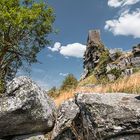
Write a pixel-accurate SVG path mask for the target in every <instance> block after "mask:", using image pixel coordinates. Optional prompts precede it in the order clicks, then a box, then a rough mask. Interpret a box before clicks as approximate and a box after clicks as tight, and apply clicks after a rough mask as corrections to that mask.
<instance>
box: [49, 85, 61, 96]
mask: <svg viewBox="0 0 140 140" xmlns="http://www.w3.org/2000/svg"><path fill="white" fill-rule="evenodd" d="M59 94H60V92H59V90H58V89H57V88H56V87H52V88H51V89H50V90H49V91H48V96H50V97H52V98H56V97H58V96H59Z"/></svg>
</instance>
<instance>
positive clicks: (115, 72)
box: [108, 68, 122, 79]
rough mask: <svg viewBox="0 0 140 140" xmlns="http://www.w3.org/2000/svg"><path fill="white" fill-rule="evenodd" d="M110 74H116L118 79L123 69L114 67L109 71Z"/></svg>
mask: <svg viewBox="0 0 140 140" xmlns="http://www.w3.org/2000/svg"><path fill="white" fill-rule="evenodd" d="M108 74H113V75H115V77H116V79H118V78H120V76H121V74H122V71H121V69H117V68H114V69H112V70H110V71H109V72H108Z"/></svg>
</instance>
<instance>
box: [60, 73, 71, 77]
mask: <svg viewBox="0 0 140 140" xmlns="http://www.w3.org/2000/svg"><path fill="white" fill-rule="evenodd" d="M68 74H69V73H61V72H60V73H59V75H60V76H64V77H65V76H67V75H68Z"/></svg>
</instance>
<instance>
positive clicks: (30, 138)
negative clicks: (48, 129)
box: [12, 133, 48, 140]
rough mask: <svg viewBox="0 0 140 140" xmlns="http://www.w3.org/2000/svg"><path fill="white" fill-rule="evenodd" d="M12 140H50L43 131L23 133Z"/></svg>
mask: <svg viewBox="0 0 140 140" xmlns="http://www.w3.org/2000/svg"><path fill="white" fill-rule="evenodd" d="M12 140H48V139H47V138H46V137H45V135H43V134H42V133H36V134H30V135H22V136H17V137H14V138H12Z"/></svg>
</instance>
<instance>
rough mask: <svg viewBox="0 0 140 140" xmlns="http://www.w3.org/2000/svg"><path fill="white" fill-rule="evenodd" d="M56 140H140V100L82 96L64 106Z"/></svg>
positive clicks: (112, 95) (120, 95)
mask: <svg viewBox="0 0 140 140" xmlns="http://www.w3.org/2000/svg"><path fill="white" fill-rule="evenodd" d="M58 112H59V113H58V116H57V119H56V124H55V126H54V129H53V132H52V140H79V139H80V140H140V96H138V95H135V94H125V93H110V94H109V93H106V94H105V93H100V94H99V93H79V94H77V95H76V97H75V98H74V99H70V100H69V101H66V102H64V103H63V104H62V105H61V106H60V108H59V110H58Z"/></svg>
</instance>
